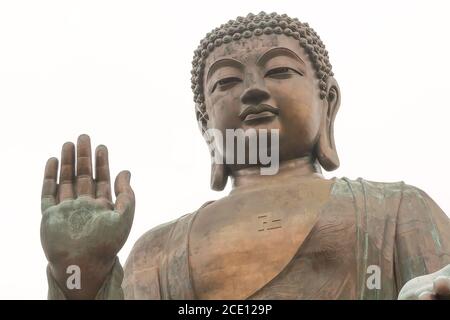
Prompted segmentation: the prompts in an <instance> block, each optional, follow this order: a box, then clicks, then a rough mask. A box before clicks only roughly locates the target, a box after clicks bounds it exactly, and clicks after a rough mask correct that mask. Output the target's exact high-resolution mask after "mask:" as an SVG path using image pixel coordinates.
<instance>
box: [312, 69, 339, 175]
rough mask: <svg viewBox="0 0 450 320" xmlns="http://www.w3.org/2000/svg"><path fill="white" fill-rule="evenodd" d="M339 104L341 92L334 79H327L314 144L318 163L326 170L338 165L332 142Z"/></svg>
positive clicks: (334, 146) (335, 167)
mask: <svg viewBox="0 0 450 320" xmlns="http://www.w3.org/2000/svg"><path fill="white" fill-rule="evenodd" d="M340 104H341V93H340V90H339V86H338V84H337V82H336V80H335V79H334V78H333V77H330V78H329V79H328V81H327V96H326V97H325V99H324V100H323V108H324V109H323V114H322V122H321V127H320V133H319V134H320V135H319V140H318V142H317V144H316V156H317V160H319V163H320V165H321V166H322V167H323V168H324V169H325V170H327V171H333V170H335V169H337V168H338V167H339V164H340V163H339V157H338V154H337V150H336V145H335V142H334V119H335V117H336V114H337V111H338V109H339V106H340Z"/></svg>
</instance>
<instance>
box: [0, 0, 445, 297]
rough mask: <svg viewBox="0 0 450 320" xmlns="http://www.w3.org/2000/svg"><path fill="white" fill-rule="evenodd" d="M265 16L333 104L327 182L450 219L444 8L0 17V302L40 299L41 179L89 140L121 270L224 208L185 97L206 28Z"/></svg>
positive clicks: (227, 6)
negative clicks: (125, 175)
mask: <svg viewBox="0 0 450 320" xmlns="http://www.w3.org/2000/svg"><path fill="white" fill-rule="evenodd" d="M261 10H264V11H266V12H272V11H276V12H278V13H280V14H281V13H287V14H288V15H290V16H292V17H298V18H299V19H300V20H301V21H304V22H309V23H310V25H311V26H312V27H313V28H314V29H315V30H316V31H317V33H318V34H319V35H320V36H321V38H322V40H323V41H324V43H325V45H326V46H327V49H328V51H329V52H330V59H331V63H332V65H333V69H334V72H335V77H336V79H337V80H338V82H339V85H340V87H341V91H342V104H341V109H340V112H339V114H338V116H337V120H336V125H335V131H336V134H335V135H336V142H337V146H338V151H339V155H340V159H341V167H340V168H339V169H338V170H337V171H335V172H331V173H326V176H327V177H333V176H338V177H342V176H346V177H349V178H352V179H356V178H357V177H364V178H366V179H369V180H375V181H398V180H404V181H405V182H407V183H408V184H412V185H415V186H417V187H419V188H421V189H423V190H425V191H426V192H427V193H428V194H429V195H430V196H431V197H432V198H433V199H434V200H435V201H436V202H437V203H438V204H439V205H440V207H441V208H442V209H443V210H444V211H445V212H447V214H450V192H449V190H448V184H449V183H450V173H449V172H448V168H449V164H450V151H449V149H448V137H449V136H450V125H449V119H450V102H449V92H450V82H449V80H448V74H449V73H450V61H449V57H450V44H449V42H448V33H449V31H450V19H448V13H449V12H450V2H448V1H390V0H388V1H371V2H369V1H316V0H314V1H312V0H308V1H300V0H295V1H293V0H291V1H280V0H277V1H275V0H271V1H263V0H257V1H242V0H240V1H230V0H227V1H226V2H225V1H221V2H219V1H204V0H203V1H193V0H190V1H170V0H167V1H18V0H16V1H1V2H0V110H1V113H0V114H1V118H0V119H1V122H0V146H1V147H0V150H1V151H0V152H1V157H0V176H1V182H0V204H1V205H0V215H1V222H0V298H3V299H15V298H24V299H45V298H46V294H47V283H46V274H45V267H46V259H45V256H44V254H43V251H42V248H41V244H40V237H39V225H40V218H41V214H40V193H41V182H42V176H43V169H44V164H45V162H46V160H47V158H49V157H50V156H57V157H60V148H61V146H62V144H63V143H64V142H65V141H68V140H71V141H76V138H77V136H78V134H81V133H88V134H89V135H90V136H91V139H92V142H93V147H95V146H96V145H97V144H100V143H102V144H105V145H107V146H108V148H109V150H110V166H111V175H112V176H113V177H115V176H116V174H117V173H118V172H119V171H120V170H122V169H128V170H130V171H131V172H132V186H133V188H134V190H135V193H136V199H137V206H136V214H135V221H134V225H133V229H132V231H131V234H130V236H129V239H128V242H127V244H126V245H125V247H124V248H123V249H122V251H121V252H120V258H121V261H122V262H125V259H126V257H127V256H128V253H129V251H130V249H131V247H132V245H133V244H134V242H135V241H136V240H137V238H138V237H139V236H140V235H142V234H143V233H144V232H145V231H147V230H149V229H151V228H152V227H154V226H156V225H158V224H160V223H163V222H166V221H169V220H172V219H174V218H177V217H179V216H180V215H182V214H185V213H188V212H191V211H193V210H195V209H196V208H198V207H199V206H200V205H201V204H203V203H204V202H205V201H207V200H212V199H216V198H219V197H221V196H223V195H225V194H226V193H227V192H229V187H228V188H227V190H226V191H224V192H222V193H217V192H213V191H211V190H210V189H209V168H210V163H209V156H208V151H207V147H206V144H205V143H204V141H203V138H202V137H201V135H200V133H199V130H198V128H197V123H196V121H195V116H194V105H193V102H192V93H191V89H190V68H191V58H192V55H193V50H194V49H195V48H196V47H197V45H198V43H199V41H200V40H201V39H202V38H203V36H204V35H205V34H206V33H207V32H209V31H210V30H211V29H213V28H214V27H216V26H218V25H220V24H222V23H225V22H226V21H228V20H229V19H232V18H233V19H234V18H235V17H236V16H238V15H246V14H247V13H248V12H254V13H258V12H259V11H261Z"/></svg>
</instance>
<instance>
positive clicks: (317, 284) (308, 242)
mask: <svg viewBox="0 0 450 320" xmlns="http://www.w3.org/2000/svg"><path fill="white" fill-rule="evenodd" d="M197 212H198V211H196V212H194V213H190V214H187V215H184V216H182V217H180V218H179V219H176V220H175V221H171V222H169V223H166V224H163V225H160V226H158V227H156V228H154V229H152V230H150V231H148V232H147V233H146V234H144V235H143V236H142V237H141V238H140V240H138V241H137V243H136V244H135V246H134V248H133V250H132V252H131V254H130V256H129V257H128V260H127V263H126V265H125V268H124V269H125V276H124V278H123V271H122V268H121V266H120V263H119V262H118V260H117V261H116V264H115V266H114V268H113V270H112V272H111V274H110V276H109V277H108V279H107V281H105V284H104V285H103V287H102V288H101V290H100V291H99V293H98V295H97V298H98V299H118V298H123V297H124V298H125V299H196V298H197V297H196V293H195V290H194V285H193V283H192V276H191V271H190V266H189V241H188V239H189V232H190V228H191V226H192V221H193V219H194V218H195V215H196V214H197ZM448 264H450V220H449V218H448V217H447V216H446V215H445V213H443V212H442V210H441V209H440V208H439V207H438V206H437V205H436V203H435V202H434V201H433V200H432V199H431V198H430V197H429V196H428V195H427V194H426V193H425V192H423V191H422V190H420V189H418V188H415V187H413V186H409V185H406V184H405V183H403V182H398V183H380V182H370V181H366V180H363V179H358V180H356V181H352V180H349V179H347V178H342V179H335V182H334V183H333V185H332V187H331V192H330V195H329V199H328V200H327V201H326V204H325V205H324V206H323V207H322V209H321V210H320V213H319V216H318V220H317V222H316V223H315V225H314V226H313V228H312V229H311V231H310V233H309V234H308V236H307V237H306V239H305V240H304V241H303V243H302V244H301V245H300V246H299V248H298V250H297V252H296V253H295V254H294V255H293V256H292V259H291V260H290V261H289V263H288V264H287V265H286V266H285V267H284V268H283V269H281V270H279V273H278V274H277V275H276V276H275V277H274V278H273V279H271V280H270V281H268V282H267V283H265V284H264V285H263V286H261V287H260V288H258V289H257V290H256V291H255V292H253V293H252V294H251V295H249V296H248V297H246V298H247V299H333V300H334V299H396V298H397V296H398V293H399V291H400V289H401V288H402V287H403V285H404V284H405V283H406V282H407V281H408V280H410V279H412V278H415V277H418V276H421V275H425V274H429V273H433V272H435V271H437V270H439V269H441V268H443V267H444V266H446V265H448ZM371 276H375V277H378V279H377V280H374V281H372V280H373V279H374V278H373V277H372V278H370V277H371ZM122 278H123V282H122ZM378 280H379V281H378ZM370 283H371V284H372V285H370ZM374 284H375V285H374ZM49 297H50V298H62V296H61V293H60V291H59V290H58V289H57V286H56V285H55V283H54V280H53V281H52V279H51V275H50V274H49Z"/></svg>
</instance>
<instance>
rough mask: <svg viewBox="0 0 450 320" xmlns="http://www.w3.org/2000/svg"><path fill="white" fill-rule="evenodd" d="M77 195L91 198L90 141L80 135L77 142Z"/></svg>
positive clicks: (84, 135) (92, 187)
mask: <svg viewBox="0 0 450 320" xmlns="http://www.w3.org/2000/svg"><path fill="white" fill-rule="evenodd" d="M76 180H77V181H76V182H77V195H78V196H91V197H92V196H93V195H94V180H93V178H92V154H91V139H90V138H89V136H88V135H86V134H82V135H80V136H79V137H78V141H77V178H76Z"/></svg>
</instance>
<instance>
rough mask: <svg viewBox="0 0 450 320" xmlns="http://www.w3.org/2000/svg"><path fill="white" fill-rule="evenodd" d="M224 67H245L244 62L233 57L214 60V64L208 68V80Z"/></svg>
mask: <svg viewBox="0 0 450 320" xmlns="http://www.w3.org/2000/svg"><path fill="white" fill-rule="evenodd" d="M222 67H235V68H237V69H240V70H242V69H244V65H243V64H242V62H240V61H239V60H236V59H232V58H223V59H219V60H216V61H214V62H213V64H212V65H211V66H210V67H209V69H208V74H207V75H206V81H208V79H209V78H210V77H211V75H212V74H213V73H214V72H216V71H217V69H220V68H222Z"/></svg>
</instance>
